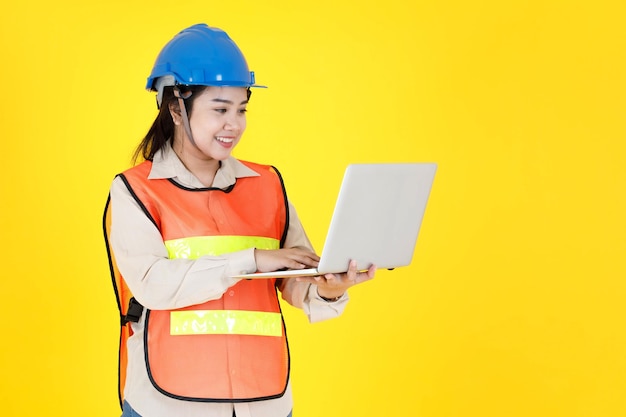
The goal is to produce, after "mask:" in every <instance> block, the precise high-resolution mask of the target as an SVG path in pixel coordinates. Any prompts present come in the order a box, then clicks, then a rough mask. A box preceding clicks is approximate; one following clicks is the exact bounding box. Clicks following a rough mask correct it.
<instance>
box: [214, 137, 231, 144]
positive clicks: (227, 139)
mask: <svg viewBox="0 0 626 417" xmlns="http://www.w3.org/2000/svg"><path fill="white" fill-rule="evenodd" d="M215 139H217V140H218V141H219V142H223V143H232V142H233V139H232V138H225V137H222V136H216V137H215Z"/></svg>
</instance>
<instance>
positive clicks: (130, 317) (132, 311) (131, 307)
mask: <svg viewBox="0 0 626 417" xmlns="http://www.w3.org/2000/svg"><path fill="white" fill-rule="evenodd" d="M141 313H143V306H142V305H141V304H139V301H137V300H136V299H135V297H132V298H131V299H130V300H129V302H128V311H126V315H125V316H122V326H125V325H126V323H128V322H131V321H132V322H133V323H138V322H139V319H140V318H141Z"/></svg>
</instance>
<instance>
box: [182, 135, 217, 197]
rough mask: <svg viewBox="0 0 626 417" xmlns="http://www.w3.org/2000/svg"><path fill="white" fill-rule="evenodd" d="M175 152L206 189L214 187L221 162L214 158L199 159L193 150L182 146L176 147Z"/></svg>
mask: <svg viewBox="0 0 626 417" xmlns="http://www.w3.org/2000/svg"><path fill="white" fill-rule="evenodd" d="M173 149H174V152H175V153H176V155H177V156H178V159H180V161H181V162H182V163H183V165H185V168H187V169H188V170H189V171H190V172H191V173H192V174H193V175H194V176H195V177H196V178H197V179H198V180H199V181H200V182H201V183H202V185H204V186H205V187H210V186H211V185H213V180H214V179H215V174H216V173H217V170H218V169H219V168H220V161H219V160H217V159H213V158H209V159H207V158H205V157H198V156H197V155H195V154H194V152H193V150H191V149H185V147H184V146H182V145H175V146H174V147H173Z"/></svg>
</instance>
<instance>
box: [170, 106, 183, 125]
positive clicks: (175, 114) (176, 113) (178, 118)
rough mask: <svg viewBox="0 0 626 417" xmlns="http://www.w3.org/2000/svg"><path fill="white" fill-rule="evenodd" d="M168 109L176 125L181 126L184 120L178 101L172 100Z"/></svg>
mask: <svg viewBox="0 0 626 417" xmlns="http://www.w3.org/2000/svg"><path fill="white" fill-rule="evenodd" d="M168 110H169V111H170V115H171V116H172V120H173V121H174V124H175V125H176V126H179V125H180V124H181V123H182V122H183V116H182V115H181V114H180V107H179V106H178V103H177V102H176V101H171V102H170V103H169V105H168Z"/></svg>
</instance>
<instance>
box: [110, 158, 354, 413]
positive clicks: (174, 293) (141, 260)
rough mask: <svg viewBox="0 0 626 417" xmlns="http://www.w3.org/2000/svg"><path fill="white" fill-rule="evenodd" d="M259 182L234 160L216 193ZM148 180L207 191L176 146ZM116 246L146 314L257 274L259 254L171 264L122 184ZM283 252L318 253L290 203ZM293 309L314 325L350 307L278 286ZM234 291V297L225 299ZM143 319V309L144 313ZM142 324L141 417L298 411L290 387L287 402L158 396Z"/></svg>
mask: <svg viewBox="0 0 626 417" xmlns="http://www.w3.org/2000/svg"><path fill="white" fill-rule="evenodd" d="M256 175H258V174H257V173H255V172H254V171H252V170H250V169H249V168H248V167H246V166H245V165H243V164H242V163H241V162H239V161H237V160H236V159H235V158H232V157H231V158H229V159H227V160H225V161H222V163H221V166H220V168H219V170H218V171H217V173H216V175H215V179H214V182H213V184H212V187H215V188H222V189H223V188H227V187H229V186H231V185H233V184H235V182H236V179H237V178H242V177H247V176H256ZM149 178H150V179H157V178H171V179H172V180H174V181H175V182H177V183H179V184H181V185H183V186H185V187H188V188H203V187H204V186H203V185H202V183H200V181H199V180H198V179H197V178H196V177H195V176H194V175H193V174H192V173H191V172H190V171H189V170H187V169H186V168H185V166H184V165H183V163H182V162H181V161H180V160H179V159H178V157H177V156H176V154H175V153H174V152H173V151H172V149H171V147H170V146H165V147H164V148H163V150H162V151H160V152H159V153H157V155H155V157H154V160H153V166H152V170H151V172H150V175H149ZM110 195H111V216H112V221H111V234H110V243H111V247H112V250H113V252H114V254H115V259H116V262H117V266H118V268H119V270H120V272H121V274H122V276H123V277H124V279H125V281H126V283H127V284H128V286H129V288H130V290H131V291H132V293H133V295H134V296H135V298H136V299H137V300H138V301H139V302H140V303H141V304H142V305H144V306H145V307H146V308H148V309H159V310H162V309H175V308H180V307H185V306H189V305H194V304H199V303H202V302H205V301H208V300H211V299H217V298H220V297H221V296H222V295H224V294H226V296H230V292H229V288H230V287H232V286H233V285H235V284H236V283H237V282H238V279H234V278H230V276H231V275H233V274H236V273H240V272H241V271H255V270H256V264H255V260H254V249H248V250H243V251H240V252H234V253H229V254H225V255H222V256H204V257H200V258H198V259H195V260H190V259H168V253H167V249H166V247H165V245H164V243H163V239H162V237H161V234H160V232H159V230H158V229H157V228H156V227H155V225H154V224H153V223H152V222H151V221H150V220H149V219H148V217H147V216H146V214H145V213H144V212H143V211H142V209H141V208H140V207H139V205H138V204H137V202H136V201H135V199H134V198H133V197H132V195H131V194H130V192H129V191H128V189H127V188H126V186H125V185H124V183H123V182H122V180H121V179H120V178H116V179H115V180H114V181H113V183H112V185H111V191H110ZM284 247H286V248H290V247H304V248H309V249H312V246H311V243H310V241H309V239H308V238H307V236H306V233H305V232H304V228H303V227H302V224H301V223H300V220H299V219H298V216H297V213H296V211H295V209H294V207H293V206H292V205H291V203H290V204H289V229H288V232H287V237H286V240H285V245H284ZM279 290H280V292H281V296H282V298H283V299H284V300H286V301H287V302H288V303H289V304H291V305H293V306H295V307H298V308H301V309H303V311H304V312H305V314H306V315H307V317H308V319H309V321H310V322H316V321H321V320H326V319H329V318H333V317H336V316H338V315H340V314H341V313H342V312H343V310H344V308H345V304H346V303H347V301H348V297H347V295H344V296H343V297H342V298H341V299H340V300H339V301H336V302H333V303H328V302H326V301H324V300H323V299H322V298H320V297H319V295H318V294H317V288H316V286H315V285H310V284H308V283H303V282H297V281H296V280H294V279H286V280H284V281H283V282H282V283H281V284H280V285H279ZM227 292H229V293H227ZM144 317H145V310H144ZM144 317H142V318H141V320H139V322H138V323H132V324H131V325H132V328H133V336H131V337H130V339H129V340H128V367H127V378H126V387H125V393H124V396H125V399H126V401H128V403H129V404H130V405H131V406H132V407H133V408H134V409H135V411H137V412H138V413H139V414H141V415H142V417H172V416H185V417H232V414H233V407H234V409H235V411H236V413H237V416H238V417H281V416H287V414H289V411H290V410H291V409H292V397H291V382H290V383H289V386H288V388H287V391H286V393H285V395H284V396H283V397H281V398H278V399H274V400H267V401H255V402H247V403H236V404H227V403H226V404H222V403H203V402H191V401H181V400H176V399H173V398H170V397H167V396H165V395H163V394H161V393H159V392H158V391H157V390H156V389H155V388H154V387H153V386H152V384H151V383H150V380H149V379H148V375H147V371H146V364H145V357H144V343H143V338H144V328H143V323H144Z"/></svg>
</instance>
